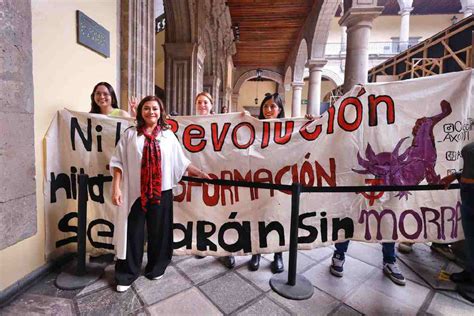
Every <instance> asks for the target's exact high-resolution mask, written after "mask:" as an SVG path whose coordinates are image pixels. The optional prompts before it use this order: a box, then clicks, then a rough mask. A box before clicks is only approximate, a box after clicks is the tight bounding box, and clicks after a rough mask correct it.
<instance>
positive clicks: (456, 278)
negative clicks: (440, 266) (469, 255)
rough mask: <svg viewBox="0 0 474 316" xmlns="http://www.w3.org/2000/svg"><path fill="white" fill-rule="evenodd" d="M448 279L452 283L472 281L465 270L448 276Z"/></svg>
mask: <svg viewBox="0 0 474 316" xmlns="http://www.w3.org/2000/svg"><path fill="white" fill-rule="evenodd" d="M449 279H450V280H451V281H453V282H454V283H469V282H472V281H473V280H472V278H471V274H470V273H469V272H468V271H466V270H463V271H461V272H458V273H452V274H451V275H450V276H449Z"/></svg>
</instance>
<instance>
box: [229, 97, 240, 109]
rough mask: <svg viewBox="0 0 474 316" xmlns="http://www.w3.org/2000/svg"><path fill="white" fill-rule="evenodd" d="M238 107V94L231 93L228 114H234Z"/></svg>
mask: <svg viewBox="0 0 474 316" xmlns="http://www.w3.org/2000/svg"><path fill="white" fill-rule="evenodd" d="M238 105H239V94H238V93H232V97H231V104H230V106H229V113H230V112H236V111H237V106H238Z"/></svg>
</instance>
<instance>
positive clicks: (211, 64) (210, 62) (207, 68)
mask: <svg viewBox="0 0 474 316" xmlns="http://www.w3.org/2000/svg"><path fill="white" fill-rule="evenodd" d="M202 39H203V45H204V51H205V54H206V56H205V57H204V75H205V76H210V75H213V74H214V73H215V64H216V61H215V56H216V50H215V47H214V42H213V41H212V37H211V31H210V30H209V28H205V29H204V36H203V37H202Z"/></svg>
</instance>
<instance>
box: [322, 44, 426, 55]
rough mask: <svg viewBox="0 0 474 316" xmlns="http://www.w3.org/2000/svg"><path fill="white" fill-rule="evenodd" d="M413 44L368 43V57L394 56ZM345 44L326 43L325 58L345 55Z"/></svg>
mask: <svg viewBox="0 0 474 316" xmlns="http://www.w3.org/2000/svg"><path fill="white" fill-rule="evenodd" d="M416 44H417V43H413V42H410V43H409V42H400V41H391V42H369V46H368V49H369V55H396V54H398V53H400V52H401V51H404V50H405V49H407V48H409V47H411V46H413V45H416ZM345 54H346V43H326V56H331V55H345Z"/></svg>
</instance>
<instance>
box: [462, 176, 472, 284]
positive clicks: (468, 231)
mask: <svg viewBox="0 0 474 316" xmlns="http://www.w3.org/2000/svg"><path fill="white" fill-rule="evenodd" d="M461 223H462V228H463V230H464V236H465V238H466V240H465V241H464V247H465V251H466V258H467V262H466V270H467V271H469V272H470V273H471V276H473V277H474V184H467V183H461Z"/></svg>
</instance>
